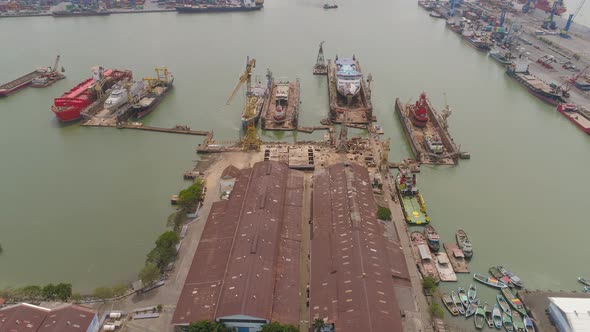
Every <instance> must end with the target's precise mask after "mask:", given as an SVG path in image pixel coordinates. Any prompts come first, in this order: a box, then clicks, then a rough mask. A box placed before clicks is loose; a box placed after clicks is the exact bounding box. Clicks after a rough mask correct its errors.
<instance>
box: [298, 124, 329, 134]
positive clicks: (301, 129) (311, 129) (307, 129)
mask: <svg viewBox="0 0 590 332" xmlns="http://www.w3.org/2000/svg"><path fill="white" fill-rule="evenodd" d="M316 130H332V131H333V130H334V127H332V126H313V127H297V131H299V132H302V133H306V134H311V133H313V132H314V131H316Z"/></svg>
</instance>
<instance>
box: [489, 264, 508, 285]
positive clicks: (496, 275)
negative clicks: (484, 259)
mask: <svg viewBox="0 0 590 332" xmlns="http://www.w3.org/2000/svg"><path fill="white" fill-rule="evenodd" d="M489 271H490V274H491V275H492V277H494V278H496V279H500V280H502V282H503V283H505V284H506V285H508V286H509V287H514V285H512V282H510V278H508V277H507V276H505V275H504V274H502V272H500V270H498V268H497V267H495V266H492V267H490V270H489Z"/></svg>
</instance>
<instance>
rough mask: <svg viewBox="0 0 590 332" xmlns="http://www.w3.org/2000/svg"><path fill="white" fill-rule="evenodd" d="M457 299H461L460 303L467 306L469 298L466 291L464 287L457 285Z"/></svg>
mask: <svg viewBox="0 0 590 332" xmlns="http://www.w3.org/2000/svg"><path fill="white" fill-rule="evenodd" d="M459 299H461V303H462V304H463V306H464V307H465V309H467V307H469V298H468V297H467V292H465V288H463V287H459Z"/></svg>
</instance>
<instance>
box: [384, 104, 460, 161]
mask: <svg viewBox="0 0 590 332" xmlns="http://www.w3.org/2000/svg"><path fill="white" fill-rule="evenodd" d="M395 112H396V113H397V115H398V117H399V119H400V122H401V124H402V128H403V129H404V133H405V134H406V137H407V138H408V141H409V142H410V147H411V149H412V153H413V154H414V157H415V158H416V159H417V160H419V161H420V163H422V164H433V165H456V164H457V162H458V159H459V158H460V157H461V156H462V155H463V156H465V157H467V156H468V154H461V153H460V152H459V149H458V147H457V145H456V144H455V142H454V141H453V139H452V138H451V136H450V134H449V132H448V130H447V128H448V125H447V124H446V119H447V118H448V116H449V115H450V110H449V109H448V108H446V109H445V112H444V113H443V115H440V114H438V113H437V111H436V110H435V109H434V107H433V106H432V104H431V103H430V100H428V98H426V95H425V94H424V93H423V94H422V95H421V96H420V100H419V101H417V102H416V104H415V105H411V104H407V105H404V104H402V102H401V100H400V99H399V98H396V99H395ZM419 112H425V113H424V114H421V115H418V113H419ZM420 116H422V117H423V119H424V120H415V119H416V118H417V117H420Z"/></svg>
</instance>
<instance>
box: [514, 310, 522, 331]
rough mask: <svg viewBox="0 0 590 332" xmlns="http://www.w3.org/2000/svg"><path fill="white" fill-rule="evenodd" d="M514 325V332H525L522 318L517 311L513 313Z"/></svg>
mask: <svg viewBox="0 0 590 332" xmlns="http://www.w3.org/2000/svg"><path fill="white" fill-rule="evenodd" d="M512 325H513V326H514V330H515V331H516V332H525V330H524V322H523V320H522V317H521V316H520V314H519V313H518V312H516V311H513V312H512Z"/></svg>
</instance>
